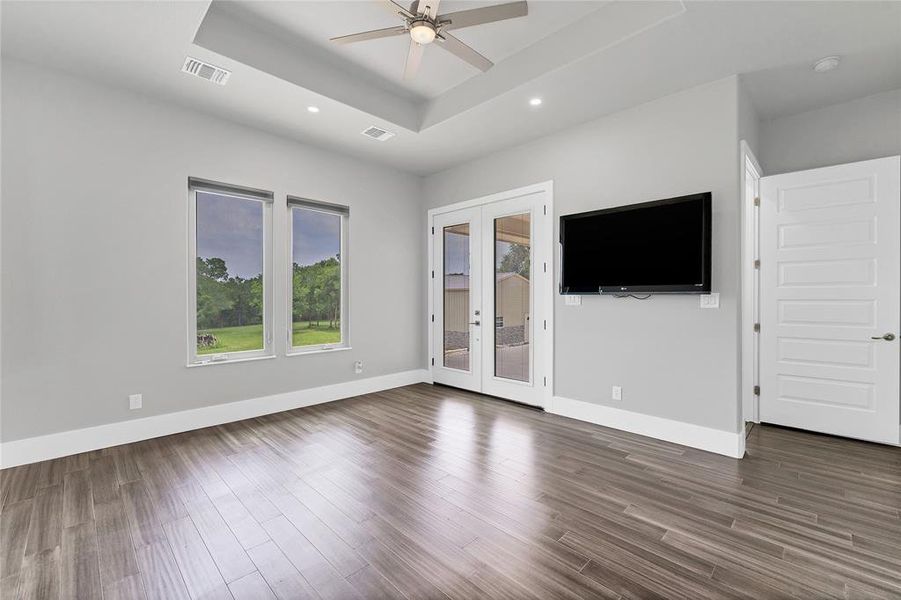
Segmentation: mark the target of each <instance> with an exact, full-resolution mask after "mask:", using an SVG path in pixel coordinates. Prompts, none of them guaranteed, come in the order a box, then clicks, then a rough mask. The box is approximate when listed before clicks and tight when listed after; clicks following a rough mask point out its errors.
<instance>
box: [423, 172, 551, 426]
mask: <svg viewBox="0 0 901 600" xmlns="http://www.w3.org/2000/svg"><path fill="white" fill-rule="evenodd" d="M533 194H544V197H545V202H544V205H545V207H546V214H547V215H548V216H549V217H550V218H549V219H545V220H544V221H545V223H544V224H543V226H544V227H545V235H544V236H543V238H544V240H545V242H544V245H545V247H544V248H543V251H544V254H545V256H547V257H549V260H548V261H547V263H546V265H545V266H544V267H545V269H544V270H543V272H544V273H546V278H547V282H548V283H547V285H546V286H545V287H546V289H545V290H544V298H543V299H544V305H545V307H546V308H545V313H546V314H545V315H544V316H542V317H541V318H542V319H546V320H547V329H546V332H547V333H546V335H545V340H547V343H545V344H544V345H545V347H544V348H542V349H541V352H540V353H535V361H536V362H537V361H539V360H541V361H542V362H543V365H544V372H545V373H546V376H545V377H546V381H545V382H541V383H543V384H544V393H543V394H541V398H542V402H541V405H540V406H541V408H543V409H545V410H546V409H547V407H549V406H550V405H551V398H552V397H553V395H554V298H555V290H556V286H557V270H556V269H555V268H554V267H555V265H556V260H555V258H554V257H555V248H554V247H555V246H556V244H554V215H555V213H554V182H553V180H549V181H542V182H540V183H534V184H531V185H527V186H523V187H519V188H515V189H512V190H506V191H503V192H497V193H495V194H489V195H487V196H481V197H479V198H473V199H471V200H464V201H462V202H456V203H454V204H447V205H445V206H440V207H437V208H432V209H429V211H428V215H427V222H426V246H427V248H428V261H427V262H426V282H427V288H428V303H427V305H426V314H425V323H426V330H427V331H428V346H427V349H428V350H427V356H426V361H427V365H428V370H429V379H430V380H431V379H432V376H433V368H434V366H435V359H436V357H435V356H434V355H433V351H434V343H435V340H434V337H435V334H434V331H433V329H434V328H433V327H432V325H433V323H432V320H431V319H432V315H433V314H435V292H434V285H433V284H432V278H433V276H434V269H435V266H434V260H435V257H434V245H433V243H432V236H433V235H434V233H435V231H434V227H433V224H434V219H435V215H439V214H443V213H448V212H453V211H455V210H460V209H463V208H474V207H481V206H485V205H486V204H492V203H494V202H500V201H503V200H512V199H514V198H521V197H523V196H531V195H533ZM535 227H536V228H538V227H539V224H537V223H536V224H535ZM535 322H536V323H537V320H536V321H535ZM535 385H536V386H537V385H539V382H538V381H535Z"/></svg>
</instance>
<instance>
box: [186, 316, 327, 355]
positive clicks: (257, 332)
mask: <svg viewBox="0 0 901 600" xmlns="http://www.w3.org/2000/svg"><path fill="white" fill-rule="evenodd" d="M197 334H198V335H204V334H212V335H213V336H214V337H215V338H216V344H214V345H213V346H205V347H199V346H198V348H197V354H223V353H226V352H244V351H247V350H260V349H262V348H263V325H262V324H259V325H244V326H242V327H220V328H219V329H204V330H202V331H198V332H197ZM340 341H341V326H340V325H339V326H338V327H329V326H328V322H327V321H322V322H320V323H319V326H316V324H315V323H310V322H309V321H300V322H296V323H294V327H293V338H292V345H293V346H295V347H297V346H317V345H320V344H337V343H338V342H340Z"/></svg>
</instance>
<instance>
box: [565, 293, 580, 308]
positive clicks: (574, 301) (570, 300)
mask: <svg viewBox="0 0 901 600" xmlns="http://www.w3.org/2000/svg"><path fill="white" fill-rule="evenodd" d="M564 298H566V300H565V303H566V306H581V305H582V296H570V295H566V296H564Z"/></svg>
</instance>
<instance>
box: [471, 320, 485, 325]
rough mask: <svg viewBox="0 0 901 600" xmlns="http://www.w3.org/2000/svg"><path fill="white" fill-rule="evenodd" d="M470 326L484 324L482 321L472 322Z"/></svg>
mask: <svg viewBox="0 0 901 600" xmlns="http://www.w3.org/2000/svg"><path fill="white" fill-rule="evenodd" d="M469 324H470V325H481V324H482V322H481V321H470V322H469Z"/></svg>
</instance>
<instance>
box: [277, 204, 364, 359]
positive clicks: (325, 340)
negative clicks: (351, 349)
mask: <svg viewBox="0 0 901 600" xmlns="http://www.w3.org/2000/svg"><path fill="white" fill-rule="evenodd" d="M288 208H289V211H288V212H289V219H288V223H289V236H288V237H289V240H290V249H291V250H290V251H291V266H290V272H289V281H288V288H289V294H290V305H289V308H288V311H289V322H290V323H291V328H290V331H289V332H288V339H289V345H290V347H291V350H292V351H293V352H310V351H316V350H329V349H333V348H341V347H348V343H347V228H348V227H347V222H348V218H349V215H350V212H349V209H348V208H347V207H344V206H336V205H332V204H323V203H320V202H312V201H309V200H302V199H299V198H290V197H289V198H288Z"/></svg>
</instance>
